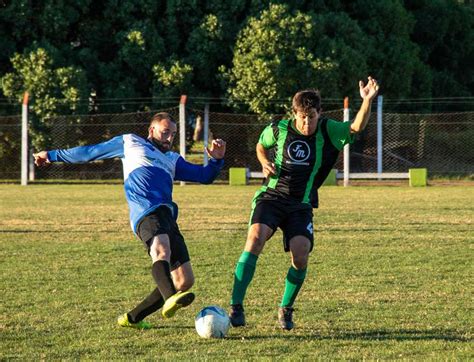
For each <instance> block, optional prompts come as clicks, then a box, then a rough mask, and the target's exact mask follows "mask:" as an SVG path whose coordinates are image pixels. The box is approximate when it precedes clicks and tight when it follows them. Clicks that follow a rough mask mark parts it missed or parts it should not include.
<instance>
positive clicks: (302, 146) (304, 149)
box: [287, 140, 310, 164]
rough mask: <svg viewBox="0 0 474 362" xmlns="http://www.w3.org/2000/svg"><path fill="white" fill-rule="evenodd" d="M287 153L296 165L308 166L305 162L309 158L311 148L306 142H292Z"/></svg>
mask: <svg viewBox="0 0 474 362" xmlns="http://www.w3.org/2000/svg"><path fill="white" fill-rule="evenodd" d="M287 152H288V157H290V159H291V160H292V161H293V162H294V163H300V164H308V163H306V162H305V161H306V160H307V159H308V157H309V154H310V148H309V145H308V144H307V143H306V142H305V141H301V140H296V141H293V142H291V143H290V145H289V146H288V148H287ZM293 162H292V163H293Z"/></svg>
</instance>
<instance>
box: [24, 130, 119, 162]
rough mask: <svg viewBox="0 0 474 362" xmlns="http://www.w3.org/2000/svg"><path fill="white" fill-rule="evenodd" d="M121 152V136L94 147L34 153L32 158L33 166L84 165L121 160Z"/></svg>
mask: <svg viewBox="0 0 474 362" xmlns="http://www.w3.org/2000/svg"><path fill="white" fill-rule="evenodd" d="M123 152H124V151H123V136H117V137H114V138H112V139H110V140H108V141H105V142H102V143H98V144H95V145H89V146H78V147H74V148H69V149H58V150H52V151H41V152H38V153H34V154H33V156H34V157H35V164H36V165H37V166H43V165H46V164H48V163H51V162H65V163H86V162H90V161H96V160H104V159H108V158H116V157H119V158H122V157H123Z"/></svg>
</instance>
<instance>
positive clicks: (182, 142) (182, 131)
mask: <svg viewBox="0 0 474 362" xmlns="http://www.w3.org/2000/svg"><path fill="white" fill-rule="evenodd" d="M186 99H187V96H186V95H184V94H183V95H181V99H180V100H179V154H180V155H181V157H183V158H186ZM180 185H181V186H184V185H186V183H185V182H184V181H181V182H180Z"/></svg>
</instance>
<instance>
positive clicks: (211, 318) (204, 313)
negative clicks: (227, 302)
mask: <svg viewBox="0 0 474 362" xmlns="http://www.w3.org/2000/svg"><path fill="white" fill-rule="evenodd" d="M194 324H195V325H196V331H197V333H198V334H199V335H200V336H201V337H202V338H224V337H225V335H226V334H227V331H228V330H229V326H230V319H229V316H228V315H227V313H226V312H225V311H224V309H222V308H221V307H218V306H217V305H210V306H208V307H205V308H203V309H201V311H200V312H199V313H198V314H197V315H196V318H195V320H194Z"/></svg>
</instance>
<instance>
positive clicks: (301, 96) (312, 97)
mask: <svg viewBox="0 0 474 362" xmlns="http://www.w3.org/2000/svg"><path fill="white" fill-rule="evenodd" d="M292 107H293V112H297V111H303V112H308V111H309V110H310V109H311V108H316V110H317V111H318V112H319V111H320V110H321V95H320V94H319V90H317V89H305V90H302V91H299V92H298V93H296V94H295V95H294V96H293V102H292Z"/></svg>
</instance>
